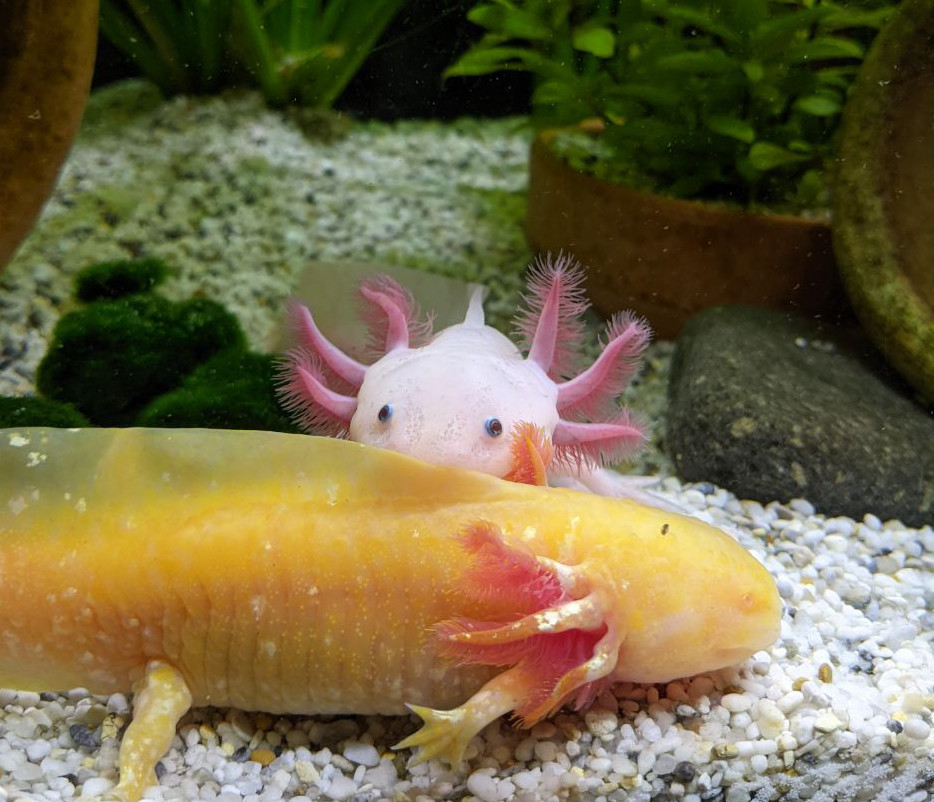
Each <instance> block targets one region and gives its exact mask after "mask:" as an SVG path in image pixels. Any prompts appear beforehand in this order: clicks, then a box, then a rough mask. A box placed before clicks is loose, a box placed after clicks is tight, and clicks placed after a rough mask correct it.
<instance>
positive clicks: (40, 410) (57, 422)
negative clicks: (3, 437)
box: [0, 396, 91, 429]
mask: <svg viewBox="0 0 934 802" xmlns="http://www.w3.org/2000/svg"><path fill="white" fill-rule="evenodd" d="M90 425H91V424H90V422H89V421H88V419H87V418H85V417H84V415H82V414H81V413H80V412H78V410H76V409H75V408H74V407H73V406H72V405H71V404H66V403H63V402H61V401H52V400H50V399H48V398H38V397H36V396H0V429H13V428H18V427H20V426H54V427H56V428H62V429H78V428H82V427H84V426H90Z"/></svg>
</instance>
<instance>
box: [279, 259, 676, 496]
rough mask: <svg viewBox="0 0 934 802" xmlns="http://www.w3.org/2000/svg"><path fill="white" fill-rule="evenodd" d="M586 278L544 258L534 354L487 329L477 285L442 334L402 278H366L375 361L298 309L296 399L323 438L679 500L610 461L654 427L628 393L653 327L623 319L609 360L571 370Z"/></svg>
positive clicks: (291, 391)
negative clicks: (357, 355)
mask: <svg viewBox="0 0 934 802" xmlns="http://www.w3.org/2000/svg"><path fill="white" fill-rule="evenodd" d="M582 282H583V272H582V271H581V269H580V267H579V266H578V265H576V264H575V263H574V262H573V260H572V259H571V258H570V257H559V258H558V260H557V261H556V262H552V261H551V259H550V257H549V258H547V259H545V260H540V261H539V262H538V263H537V264H536V265H535V267H534V268H533V270H532V274H531V279H530V282H529V288H528V293H527V295H526V303H527V309H526V310H525V311H524V312H523V313H521V314H520V316H519V318H518V321H517V323H518V325H517V329H518V338H517V339H518V340H519V342H520V343H521V344H522V345H524V346H525V347H526V348H527V355H526V356H523V355H522V353H521V352H520V349H519V348H518V347H517V346H516V345H515V344H513V342H512V341H511V340H510V339H509V338H508V337H506V336H504V335H503V334H501V333H500V332H498V331H497V330H496V329H493V328H491V327H490V326H487V325H485V323H484V315H483V305H482V299H483V295H482V289H481V288H479V287H478V288H476V289H475V290H474V292H473V294H472V296H471V299H470V303H469V306H468V309H467V314H466V317H465V319H464V322H463V323H459V324H456V325H453V326H450V327H449V328H446V329H444V330H443V331H441V332H439V333H438V334H436V335H434V336H433V337H432V336H431V325H430V320H428V321H419V319H418V311H417V308H416V306H415V303H414V301H413V299H412V296H411V294H410V293H408V292H407V291H406V290H404V289H403V288H402V287H401V286H399V284H398V283H396V282H395V281H393V280H392V279H390V278H389V277H387V276H378V277H375V278H372V279H369V280H366V281H364V282H363V283H362V284H361V287H360V294H361V296H362V300H363V303H364V312H365V315H366V318H367V322H368V324H369V327H370V340H371V343H370V345H371V351H373V352H374V353H375V355H376V356H377V357H378V358H377V359H376V360H375V361H374V362H373V363H372V364H369V365H367V364H364V363H362V362H359V361H357V360H356V359H354V358H352V357H350V356H348V355H347V354H346V353H344V352H343V351H342V350H341V349H339V348H338V347H336V346H335V345H334V344H333V343H331V342H330V341H329V340H328V339H327V338H326V337H325V336H324V334H322V332H321V331H320V329H319V328H318V326H317V324H316V323H315V321H314V318H313V316H312V314H311V313H310V312H309V310H308V309H307V308H306V307H304V306H302V305H300V304H297V303H296V304H293V306H292V310H291V316H292V319H293V327H294V328H295V331H296V333H297V335H298V339H299V342H300V346H299V347H298V348H297V349H295V350H294V351H292V352H290V354H289V355H288V358H287V361H286V363H285V367H284V371H283V383H282V388H281V394H282V397H283V399H284V404H285V406H286V407H287V408H288V409H290V410H291V411H292V412H293V414H294V416H295V418H296V420H297V421H298V422H299V424H300V425H301V426H303V428H305V429H307V430H309V431H311V432H315V433H319V434H322V433H323V434H333V435H337V436H346V437H348V438H349V439H351V440H356V441H357V442H360V443H367V444H369V445H374V446H379V447H382V448H389V449H392V450H393V451H401V452H403V453H405V454H409V455H411V456H413V457H417V458H418V459H421V460H424V461H426V462H435V463H438V464H441V465H452V466H455V467H459V468H470V469H473V470H479V471H483V472H484V473H490V474H493V475H494V476H499V477H505V478H511V479H517V480H520V481H526V482H529V481H532V482H535V481H538V482H541V481H543V478H542V477H541V476H539V475H538V474H540V473H541V469H542V468H544V469H546V470H547V474H548V478H549V479H550V480H551V483H552V484H565V485H571V486H576V487H580V486H581V485H583V486H584V487H586V488H588V489H590V490H592V491H594V492H598V493H602V494H604V495H620V496H629V497H634V498H636V499H637V500H640V501H642V502H644V503H649V504H653V505H654V506H659V507H662V508H670V506H669V505H667V504H666V502H664V501H663V500H662V499H661V498H659V497H657V496H654V495H652V494H650V493H648V492H646V491H643V490H641V489H640V488H641V485H643V484H644V483H645V480H643V479H641V478H640V479H637V478H636V477H623V476H621V475H620V474H618V473H616V472H615V471H610V470H605V469H603V468H602V467H600V466H601V465H606V464H610V463H613V462H617V461H619V460H620V459H622V458H624V457H628V456H632V455H633V454H634V453H636V452H637V451H638V450H639V449H640V448H641V447H642V445H643V442H644V440H645V426H644V424H642V423H641V422H640V421H639V420H638V419H637V418H636V417H635V416H633V415H630V413H629V412H628V411H627V410H625V409H620V408H619V407H618V406H617V403H616V399H617V397H618V396H619V394H620V393H621V392H622V390H623V389H624V388H625V386H626V385H627V383H628V382H629V380H630V379H631V378H632V375H633V373H634V372H635V371H636V369H637V368H638V366H639V363H640V360H641V356H642V352H643V351H644V349H645V347H646V345H647V344H648V341H649V338H650V330H649V327H648V325H647V324H646V323H645V322H644V321H642V320H640V319H639V318H637V317H635V316H634V315H632V314H629V313H621V314H618V315H616V316H615V317H613V319H612V320H611V321H610V322H609V324H608V326H607V331H606V335H605V340H604V342H603V349H602V352H601V354H600V356H599V357H598V358H597V360H596V361H595V362H594V363H593V364H592V365H591V366H590V367H589V368H587V369H586V370H584V371H583V372H580V373H578V374H577V375H574V376H573V378H568V376H570V375H571V374H572V373H574V372H575V370H576V363H577V357H578V351H579V349H580V346H581V340H582V337H583V334H584V326H583V323H582V321H581V316H582V314H583V312H584V311H585V310H586V308H587V302H586V301H585V299H584V298H583V292H582V289H581V284H582ZM517 441H518V443H517ZM517 445H518V447H517ZM530 462H531V463H533V464H531V465H530ZM536 467H537V468H538V473H536ZM536 476H537V477H538V478H536ZM650 481H652V480H650Z"/></svg>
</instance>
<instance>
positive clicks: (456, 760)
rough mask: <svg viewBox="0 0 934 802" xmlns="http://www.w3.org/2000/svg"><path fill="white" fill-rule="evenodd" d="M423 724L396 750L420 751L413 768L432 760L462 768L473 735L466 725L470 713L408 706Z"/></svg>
mask: <svg viewBox="0 0 934 802" xmlns="http://www.w3.org/2000/svg"><path fill="white" fill-rule="evenodd" d="M406 707H408V708H409V710H411V711H412V712H413V713H415V715H416V716H418V717H419V718H420V719H421V720H422V721H423V722H424V724H423V726H422V728H421V729H420V730H418V732H415V733H413V734H412V735H410V736H409V737H408V738H406V739H405V740H402V741H400V742H399V743H397V744H396V745H395V746H394V747H393V749H411V748H413V747H416V746H418V747H420V749H419V752H418V754H417V755H415V757H414V758H413V760H412V765H413V766H414V765H417V764H418V763H424V762H425V761H426V760H431V759H432V758H435V757H436V758H439V759H440V760H444V761H446V762H447V763H449V764H450V765H451V767H452V768H455V769H456V768H457V767H458V766H460V764H461V761H462V760H463V759H464V750H465V749H466V748H467V744H468V743H470V739H471V738H473V736H474V732H473V730H472V728H471V727H470V726H469V725H468V724H467V722H466V721H465V719H466V715H467V712H466V710H465V709H464V708H463V707H456V708H454V709H453V710H432V709H431V708H430V707H421V706H419V705H406Z"/></svg>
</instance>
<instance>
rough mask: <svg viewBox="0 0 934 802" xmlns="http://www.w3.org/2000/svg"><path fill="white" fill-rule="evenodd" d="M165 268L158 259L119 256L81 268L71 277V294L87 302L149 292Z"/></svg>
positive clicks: (163, 279) (159, 282)
mask: <svg viewBox="0 0 934 802" xmlns="http://www.w3.org/2000/svg"><path fill="white" fill-rule="evenodd" d="M168 275H169V268H168V267H167V266H166V264H165V262H163V261H162V260H161V259H120V260H118V261H115V262H100V263H98V264H96V265H91V266H90V267H86V268H84V270H81V271H80V272H79V273H78V274H77V275H76V276H75V297H76V298H77V299H78V300H79V301H84V302H85V303H88V302H90V301H98V300H102V299H115V298H123V297H125V296H127V295H134V294H136V293H140V292H149V291H150V290H152V289H153V288H154V287H158V286H159V285H160V284H162V283H163V282H164V281H165V279H166V278H167V277H168Z"/></svg>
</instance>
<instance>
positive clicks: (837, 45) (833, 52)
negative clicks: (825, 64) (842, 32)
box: [786, 36, 864, 63]
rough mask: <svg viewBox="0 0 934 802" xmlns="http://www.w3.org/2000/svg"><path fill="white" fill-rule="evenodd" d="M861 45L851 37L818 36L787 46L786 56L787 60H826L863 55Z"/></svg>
mask: <svg viewBox="0 0 934 802" xmlns="http://www.w3.org/2000/svg"><path fill="white" fill-rule="evenodd" d="M863 52H864V50H863V46H862V45H861V44H860V43H859V42H857V41H854V40H853V39H844V38H843V37H840V36H818V37H817V38H815V39H812V40H811V41H810V42H802V43H800V44H795V45H792V46H791V47H789V48H788V51H787V53H786V58H787V60H788V61H790V62H792V63H794V62H802V61H826V60H829V59H838V58H855V59H860V58H862V57H863Z"/></svg>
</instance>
